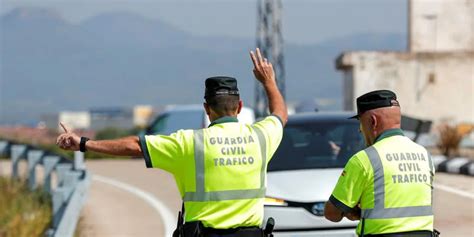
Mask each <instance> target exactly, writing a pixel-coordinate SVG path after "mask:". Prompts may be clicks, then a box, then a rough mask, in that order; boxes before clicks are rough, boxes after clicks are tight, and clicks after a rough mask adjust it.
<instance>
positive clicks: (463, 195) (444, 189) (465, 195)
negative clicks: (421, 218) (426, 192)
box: [434, 184, 474, 199]
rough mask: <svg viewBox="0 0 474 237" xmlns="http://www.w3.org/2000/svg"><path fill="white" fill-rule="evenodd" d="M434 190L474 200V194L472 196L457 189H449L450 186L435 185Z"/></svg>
mask: <svg viewBox="0 0 474 237" xmlns="http://www.w3.org/2000/svg"><path fill="white" fill-rule="evenodd" d="M434 188H435V189H439V190H442V191H445V192H448V193H453V194H457V195H459V196H462V197H467V198H470V199H474V194H472V193H469V192H466V191H462V190H458V189H455V188H451V187H448V186H444V185H442V184H435V185H434Z"/></svg>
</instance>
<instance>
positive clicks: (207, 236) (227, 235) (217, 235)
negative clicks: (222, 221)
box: [183, 221, 263, 237]
mask: <svg viewBox="0 0 474 237" xmlns="http://www.w3.org/2000/svg"><path fill="white" fill-rule="evenodd" d="M183 231H184V236H185V237H188V236H190V237H195V236H199V237H262V236H263V230H262V229H261V228H258V227H238V228H232V229H214V228H210V227H204V226H203V225H202V223H201V222H199V221H196V222H188V223H186V224H184V226H183Z"/></svg>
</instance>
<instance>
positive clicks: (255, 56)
mask: <svg viewBox="0 0 474 237" xmlns="http://www.w3.org/2000/svg"><path fill="white" fill-rule="evenodd" d="M250 58H251V59H252V62H253V66H254V68H253V74H254V75H255V78H257V80H258V81H259V82H260V83H262V85H263V88H264V90H265V92H266V94H267V98H268V107H269V109H270V113H271V114H273V115H275V116H277V117H278V118H280V120H281V122H282V124H283V126H285V124H286V121H287V120H288V111H287V109H286V104H285V100H284V99H283V96H282V95H281V93H280V90H279V89H278V86H277V83H276V79H275V72H274V71H273V66H272V64H271V63H270V62H269V61H268V59H266V58H265V57H264V55H262V54H261V53H260V49H259V48H257V50H256V52H255V53H254V52H253V51H250Z"/></svg>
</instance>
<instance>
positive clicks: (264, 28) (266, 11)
mask: <svg viewBox="0 0 474 237" xmlns="http://www.w3.org/2000/svg"><path fill="white" fill-rule="evenodd" d="M281 13H282V3H281V0H257V47H258V48H260V50H261V52H262V53H263V55H264V56H265V57H266V58H267V59H268V61H269V62H271V63H272V64H273V69H274V70H275V77H276V81H277V85H278V88H279V89H280V91H281V93H282V95H283V97H285V65H284V56H283V36H282V33H281V29H282V19H281V16H282V14H281ZM267 107H268V101H267V97H266V96H265V91H264V89H263V87H262V86H261V85H260V83H258V82H256V84H255V114H256V116H257V117H262V116H265V115H268V111H267V109H266V108H267Z"/></svg>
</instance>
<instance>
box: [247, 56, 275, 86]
mask: <svg viewBox="0 0 474 237" xmlns="http://www.w3.org/2000/svg"><path fill="white" fill-rule="evenodd" d="M250 58H251V59H252V62H253V66H254V69H253V74H254V75H255V78H257V80H258V81H260V82H261V83H262V84H266V83H268V82H275V72H274V71H273V66H272V64H271V63H270V62H269V61H268V59H267V58H264V57H263V56H262V54H261V53H260V49H259V48H257V50H256V53H254V52H253V51H250Z"/></svg>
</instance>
